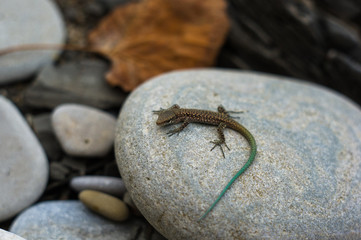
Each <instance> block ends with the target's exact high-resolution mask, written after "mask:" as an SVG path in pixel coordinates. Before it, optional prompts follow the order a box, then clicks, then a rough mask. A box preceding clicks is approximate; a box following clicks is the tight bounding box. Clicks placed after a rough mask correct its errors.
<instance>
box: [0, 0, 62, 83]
mask: <svg viewBox="0 0 361 240" xmlns="http://www.w3.org/2000/svg"><path fill="white" fill-rule="evenodd" d="M0 29H1V37H0V51H1V50H3V49H7V48H10V47H15V46H22V45H29V44H62V43H63V42H64V39H65V29H64V23H63V21H62V19H61V14H60V12H59V10H58V8H57V6H56V5H54V3H53V1H50V0H37V1H28V0H11V1H0ZM56 52H58V51H54V50H51V51H50V50H41V51H35V50H34V51H19V52H15V53H11V54H7V55H4V56H1V57H0V84H5V83H9V82H14V81H20V80H26V78H27V77H29V76H30V75H32V74H34V73H35V72H36V71H37V70H38V69H39V68H40V67H42V66H43V65H45V64H47V63H49V62H51V61H52V59H53V57H54V55H55V53H56Z"/></svg>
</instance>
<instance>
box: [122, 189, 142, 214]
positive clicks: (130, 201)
mask: <svg viewBox="0 0 361 240" xmlns="http://www.w3.org/2000/svg"><path fill="white" fill-rule="evenodd" d="M123 202H125V203H126V204H127V205H128V206H129V207H130V208H131V210H132V213H133V214H134V215H137V216H142V213H141V212H140V211H139V209H138V208H137V206H135V204H134V202H133V199H132V198H131V197H130V194H129V192H125V193H124V196H123Z"/></svg>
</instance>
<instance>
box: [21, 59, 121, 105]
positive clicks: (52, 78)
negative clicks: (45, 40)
mask: <svg viewBox="0 0 361 240" xmlns="http://www.w3.org/2000/svg"><path fill="white" fill-rule="evenodd" d="M107 69H108V66H107V64H105V63H104V62H101V61H95V60H83V61H80V62H69V63H66V64H63V65H60V66H57V67H55V66H52V65H49V66H47V67H45V68H44V69H43V70H42V71H41V72H40V73H39V75H38V77H37V78H36V80H35V82H34V84H33V85H32V86H31V87H29V88H28V89H27V91H26V92H25V97H24V101H25V104H26V105H28V106H30V107H38V108H50V109H53V108H55V107H57V106H58V105H61V104H64V103H77V104H84V105H88V106H92V107H95V108H101V109H108V108H119V106H120V105H121V104H122V102H123V101H124V98H125V93H124V92H122V91H121V90H119V89H116V88H112V87H110V86H109V85H108V84H107V83H106V81H105V77H104V76H105V73H106V71H107Z"/></svg>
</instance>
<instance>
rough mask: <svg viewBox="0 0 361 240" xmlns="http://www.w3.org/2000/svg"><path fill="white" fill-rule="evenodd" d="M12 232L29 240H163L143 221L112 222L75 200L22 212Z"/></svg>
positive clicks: (38, 205) (37, 206)
mask: <svg viewBox="0 0 361 240" xmlns="http://www.w3.org/2000/svg"><path fill="white" fill-rule="evenodd" d="M10 231H11V232H13V233H15V234H18V235H19V236H22V237H24V238H26V239H28V240H31V239H36V240H49V239H62V240H83V239H86V240H98V239H102V240H113V239H117V240H128V239H152V240H164V238H163V237H162V236H161V235H160V234H159V233H157V232H156V231H154V230H153V229H152V228H151V227H150V226H149V224H148V223H146V222H145V221H143V220H142V219H130V220H128V221H126V222H114V221H110V220H107V219H105V218H103V217H100V216H98V215H96V214H94V213H92V212H91V211H89V210H88V209H87V208H86V207H85V206H84V205H83V204H82V203H81V202H79V201H73V200H71V201H70V200H69V201H48V202H41V203H38V204H36V205H34V206H32V207H30V208H28V209H27V210H25V211H24V212H22V213H21V214H20V215H19V216H18V217H17V218H16V219H15V221H14V222H13V223H12V225H11V227H10ZM0 236H1V235H0Z"/></svg>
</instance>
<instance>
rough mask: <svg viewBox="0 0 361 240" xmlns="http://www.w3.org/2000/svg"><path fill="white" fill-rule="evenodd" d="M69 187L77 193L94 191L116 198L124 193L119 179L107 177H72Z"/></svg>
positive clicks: (123, 187) (122, 183) (121, 181)
mask: <svg viewBox="0 0 361 240" xmlns="http://www.w3.org/2000/svg"><path fill="white" fill-rule="evenodd" d="M70 186H71V187H72V188H73V189H74V190H75V191H77V192H80V191H83V190H95V191H100V192H103V193H107V194H110V195H113V196H117V197H122V196H123V195H124V193H125V191H126V189H125V185H124V182H123V180H122V179H121V178H116V177H107V176H80V177H74V178H73V179H72V180H71V182H70Z"/></svg>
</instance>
